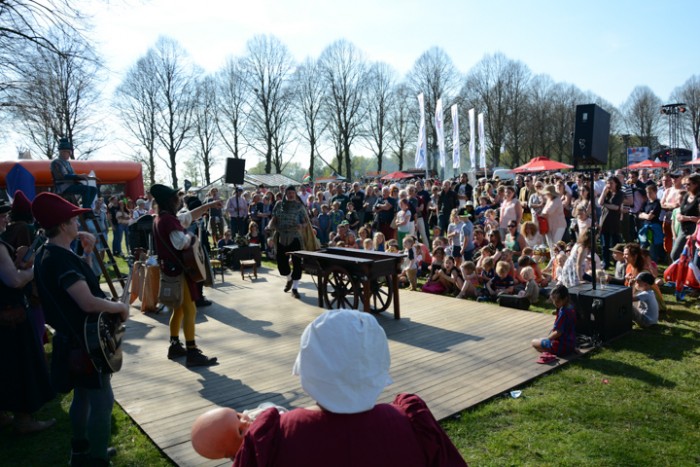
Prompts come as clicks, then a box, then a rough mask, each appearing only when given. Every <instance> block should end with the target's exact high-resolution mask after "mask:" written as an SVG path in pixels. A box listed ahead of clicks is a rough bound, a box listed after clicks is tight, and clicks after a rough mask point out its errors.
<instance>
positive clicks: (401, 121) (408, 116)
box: [378, 83, 418, 171]
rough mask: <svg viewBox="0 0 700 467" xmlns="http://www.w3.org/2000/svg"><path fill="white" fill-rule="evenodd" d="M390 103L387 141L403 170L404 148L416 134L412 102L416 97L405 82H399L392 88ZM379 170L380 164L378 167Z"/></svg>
mask: <svg viewBox="0 0 700 467" xmlns="http://www.w3.org/2000/svg"><path fill="white" fill-rule="evenodd" d="M392 93H393V97H392V98H391V102H392V105H391V106H390V108H389V134H390V136H391V137H390V139H389V143H390V144H391V146H392V147H393V149H394V153H395V154H396V159H397V161H398V163H399V170H403V168H404V164H405V162H406V161H405V156H406V150H407V148H408V147H409V144H410V141H411V138H412V137H414V136H415V134H416V124H415V118H413V117H415V115H417V113H418V112H417V111H414V110H413V109H414V107H416V106H415V105H414V102H415V101H416V97H415V95H414V92H413V90H412V89H411V88H410V87H409V86H408V85H407V84H406V83H401V84H398V85H396V86H395V87H394V89H393V90H392ZM378 170H379V171H381V170H382V169H381V166H380V167H379V168H378Z"/></svg>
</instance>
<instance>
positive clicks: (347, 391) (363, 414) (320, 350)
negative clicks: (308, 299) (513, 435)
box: [233, 310, 466, 467]
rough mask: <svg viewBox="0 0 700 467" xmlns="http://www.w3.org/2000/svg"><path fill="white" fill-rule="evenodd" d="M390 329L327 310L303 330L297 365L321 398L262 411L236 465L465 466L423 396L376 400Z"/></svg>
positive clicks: (358, 315) (387, 361) (385, 372)
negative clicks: (289, 408)
mask: <svg viewBox="0 0 700 467" xmlns="http://www.w3.org/2000/svg"><path fill="white" fill-rule="evenodd" d="M390 365H391V358H390V355H389V345H388V342H387V338H386V334H385V333H384V330H383V329H382V328H381V326H380V325H379V323H377V320H376V319H375V318H374V316H372V315H370V314H369V313H363V312H359V311H356V310H330V311H326V312H324V313H323V314H322V315H320V316H319V317H318V318H316V319H315V320H314V321H313V322H312V323H311V324H309V326H307V328H306V330H305V331H304V333H303V334H302V336H301V348H300V350H299V354H298V356H297V359H296V362H295V363H294V368H293V369H292V373H293V374H295V375H298V376H299V378H300V380H301V386H302V388H303V389H304V391H306V393H307V394H308V395H309V396H311V397H312V398H313V399H314V400H315V401H316V405H314V406H312V407H308V408H300V409H295V410H292V411H290V412H287V413H285V414H281V415H280V413H279V412H278V411H277V410H275V409H274V408H272V409H268V410H267V411H265V412H263V413H262V414H260V415H259V416H258V417H257V418H256V419H255V421H254V422H253V424H252V425H251V426H250V429H249V430H248V432H247V433H246V435H245V437H244V440H243V445H242V446H241V448H240V450H239V451H238V454H237V455H236V457H235V459H234V462H233V466H234V467H240V466H305V467H327V466H335V467H344V466H347V467H356V466H363V467H370V466H377V467H390V466H401V467H414V466H415V467H418V466H465V465H466V463H465V462H464V460H463V459H462V457H461V456H460V454H459V452H458V451H457V449H456V448H455V446H454V445H453V444H452V442H451V441H450V439H449V438H448V437H447V435H446V434H445V432H444V431H443V430H442V428H441V427H440V425H439V424H438V423H437V421H436V420H435V418H434V417H433V415H432V414H431V413H430V410H429V409H428V407H427V406H426V404H425V402H423V401H422V400H421V399H420V398H419V397H418V396H415V395H411V394H399V395H398V396H396V398H395V399H394V401H393V402H392V403H391V404H377V398H378V397H379V395H380V394H381V393H382V391H383V390H384V388H385V387H386V386H387V385H389V384H391V383H392V381H391V377H390V376H389V367H390Z"/></svg>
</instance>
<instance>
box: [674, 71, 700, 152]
mask: <svg viewBox="0 0 700 467" xmlns="http://www.w3.org/2000/svg"><path fill="white" fill-rule="evenodd" d="M672 99H673V100H674V101H675V102H678V103H683V104H687V107H686V112H687V113H688V117H689V118H688V117H682V119H681V124H685V125H684V126H685V128H686V129H688V130H690V138H692V139H691V140H690V141H688V140H687V139H685V138H683V139H684V142H685V143H686V144H688V143H690V144H688V146H689V147H692V140H695V144H696V146H698V147H700V75H693V76H691V77H690V78H688V80H687V81H686V82H685V83H683V85H682V86H679V87H677V88H676V89H674V91H673V95H672Z"/></svg>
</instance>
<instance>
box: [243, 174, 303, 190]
mask: <svg viewBox="0 0 700 467" xmlns="http://www.w3.org/2000/svg"><path fill="white" fill-rule="evenodd" d="M244 180H245V184H246V185H252V186H256V187H257V186H260V185H265V186H266V187H274V188H277V187H279V186H280V185H299V184H300V183H301V182H298V181H296V180H294V179H292V178H289V177H287V176H286V175H282V174H250V173H246V175H245V177H244Z"/></svg>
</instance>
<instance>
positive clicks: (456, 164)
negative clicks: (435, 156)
mask: <svg viewBox="0 0 700 467" xmlns="http://www.w3.org/2000/svg"><path fill="white" fill-rule="evenodd" d="M450 111H451V112H452V168H453V169H457V170H458V171H459V168H460V154H459V113H458V111H457V104H454V105H453V106H452V107H450Z"/></svg>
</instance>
